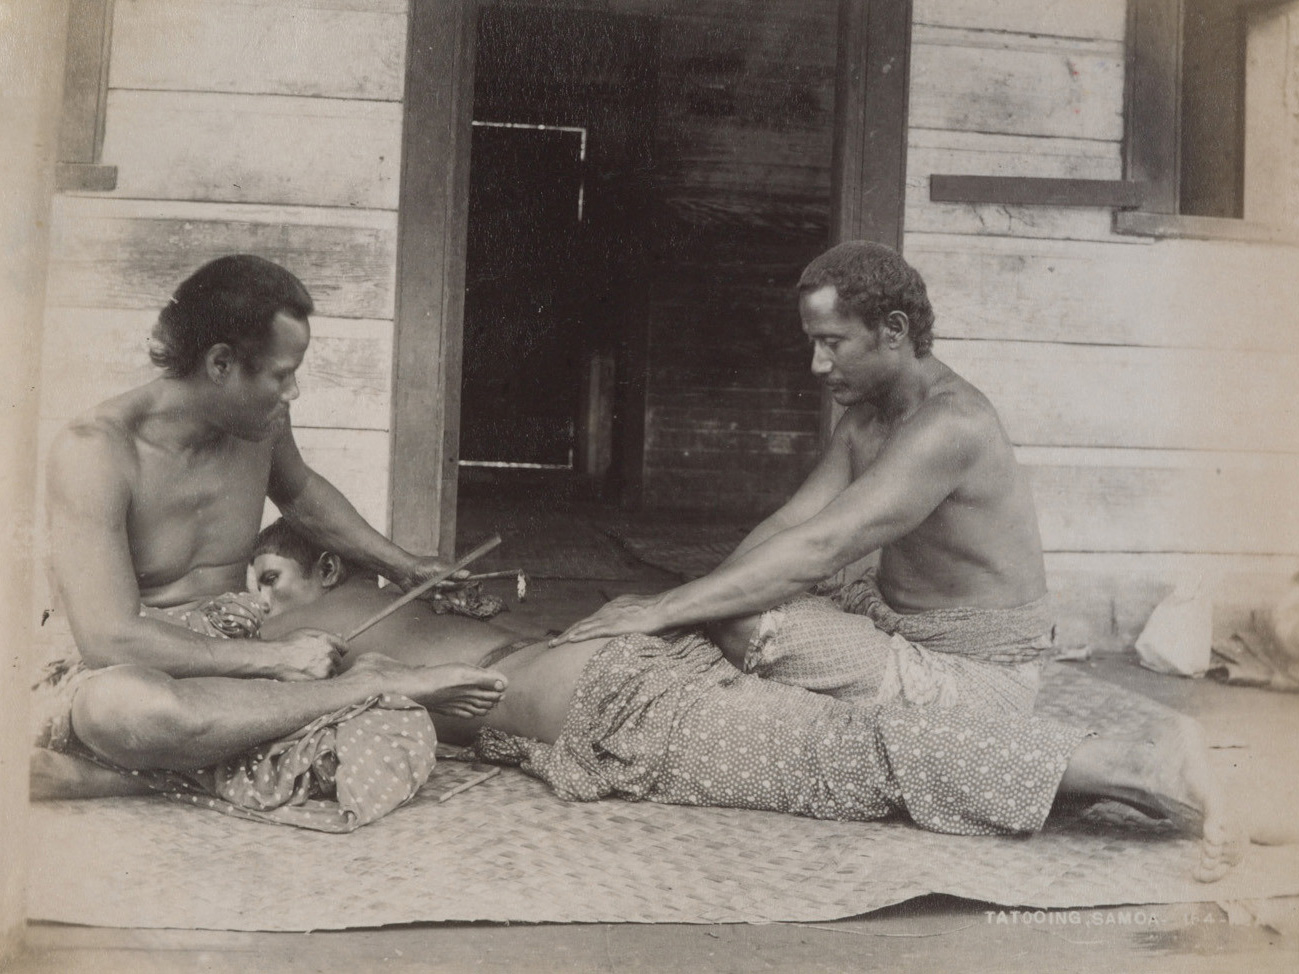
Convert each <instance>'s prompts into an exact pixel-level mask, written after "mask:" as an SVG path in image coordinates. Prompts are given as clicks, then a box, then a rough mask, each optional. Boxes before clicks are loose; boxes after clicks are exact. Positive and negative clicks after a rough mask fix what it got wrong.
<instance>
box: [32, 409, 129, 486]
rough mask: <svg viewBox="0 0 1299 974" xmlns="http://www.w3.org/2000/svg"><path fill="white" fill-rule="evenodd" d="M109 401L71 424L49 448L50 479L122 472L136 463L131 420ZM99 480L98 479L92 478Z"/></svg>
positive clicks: (60, 432)
mask: <svg viewBox="0 0 1299 974" xmlns="http://www.w3.org/2000/svg"><path fill="white" fill-rule="evenodd" d="M113 405H114V404H113V403H112V401H110V403H104V404H101V405H99V406H96V407H95V408H94V409H91V410H90V411H88V412H86V413H83V414H82V415H80V416H78V417H76V418H75V419H73V420H71V421H70V422H69V423H68V424H67V425H66V426H64V427H63V429H61V430H60V431H59V433H58V435H57V436H55V438H54V442H53V444H52V445H51V447H50V462H49V472H50V476H51V478H57V479H61V480H68V479H69V478H76V479H80V478H85V477H91V476H93V475H95V474H98V475H99V476H100V477H102V476H105V475H111V474H112V473H113V472H124V471H125V469H126V468H127V467H129V466H131V465H133V463H134V460H135V453H136V449H135V446H136V444H135V437H134V434H133V431H132V424H131V422H130V418H129V416H128V415H126V414H125V413H124V412H123V410H122V409H121V408H120V407H118V408H112V407H113ZM95 479H98V478H95Z"/></svg>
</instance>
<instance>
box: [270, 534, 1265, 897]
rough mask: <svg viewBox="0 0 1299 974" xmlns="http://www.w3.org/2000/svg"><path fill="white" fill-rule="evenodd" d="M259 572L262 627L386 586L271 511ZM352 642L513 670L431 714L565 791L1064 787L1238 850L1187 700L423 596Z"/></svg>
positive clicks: (776, 798) (954, 804)
mask: <svg viewBox="0 0 1299 974" xmlns="http://www.w3.org/2000/svg"><path fill="white" fill-rule="evenodd" d="M254 572H255V577H256V579H257V586H258V591H259V595H260V597H261V599H262V602H263V605H264V606H265V607H266V609H267V610H268V618H267V620H266V623H265V626H264V631H265V632H266V634H267V635H268V636H269V637H271V638H274V637H275V635H276V634H277V633H279V632H283V631H288V630H290V629H292V628H293V627H296V626H301V625H312V626H323V627H324V628H326V629H332V630H335V631H346V630H348V629H350V628H351V627H354V626H355V625H356V624H357V623H358V622H360V621H361V620H363V619H366V618H368V617H369V616H371V615H372V614H373V613H374V612H375V611H376V610H377V609H378V608H382V607H383V606H385V605H387V604H388V603H389V602H390V601H391V600H392V599H393V598H395V595H394V594H393V593H391V592H389V591H385V590H382V589H379V588H378V587H377V586H376V585H375V583H374V581H373V580H372V579H371V578H367V577H363V576H361V575H353V576H351V577H349V576H348V573H347V571H346V566H345V565H344V564H343V563H342V562H341V561H340V560H339V559H337V557H336V556H334V555H332V554H330V553H328V552H326V551H323V550H321V549H319V548H309V549H305V550H303V549H301V548H299V547H298V546H297V543H296V542H294V541H292V540H291V532H290V531H288V530H286V529H284V528H280V527H275V526H272V527H271V528H268V529H267V530H266V531H263V533H262V535H261V536H260V538H259V540H258V544H257V546H256V555H255V559H254ZM353 647H354V650H357V651H359V650H364V649H367V648H373V647H379V648H383V649H384V650H386V651H387V652H388V653H389V654H391V655H392V656H393V657H396V658H397V659H386V658H385V657H384V656H382V655H379V654H377V653H367V654H365V655H361V656H359V657H357V658H356V659H355V662H354V664H353V666H352V668H351V670H350V671H349V675H354V674H356V673H358V671H360V672H365V673H368V674H371V675H372V676H373V677H374V678H375V679H383V680H386V681H389V682H391V681H393V680H394V679H395V678H396V677H395V675H396V674H400V673H401V672H403V671H404V670H405V669H407V668H416V669H418V668H419V667H421V666H427V665H438V664H445V663H448V662H456V663H468V664H474V663H477V664H479V665H488V664H489V663H490V664H491V665H494V666H496V667H497V668H498V669H499V671H500V672H501V673H502V674H504V676H505V677H506V678H508V680H509V689H508V691H507V692H506V693H505V694H504V696H503V697H502V699H501V700H500V702H499V703H498V704H497V705H496V706H495V707H494V708H492V709H491V710H489V711H488V712H487V713H486V714H485V715H484V716H481V717H473V718H470V719H461V718H459V717H455V716H450V715H448V714H446V713H445V712H444V713H441V714H437V713H435V714H434V723H435V725H436V727H437V731H438V734H439V736H440V737H442V738H444V739H446V740H451V741H456V742H460V743H469V744H472V745H473V746H474V748H475V749H476V750H477V752H478V753H479V755H480V756H481V757H483V758H485V759H487V760H496V761H501V762H506V763H518V764H521V766H522V767H523V769H524V770H525V771H528V772H529V773H531V774H534V775H536V776H537V777H540V778H542V779H543V780H545V781H546V782H547V783H549V784H550V785H551V787H552V788H554V790H555V791H556V792H557V793H558V794H559V795H560V797H562V798H565V799H568V800H580V801H590V800H595V799H598V798H601V797H604V796H607V795H617V796H621V797H624V798H630V799H645V800H651V801H659V802H666V803H674V804H689V805H722V806H731V807H742V808H757V809H767V810H774V811H782V812H790V813H794V814H800V815H808V816H812V817H816V818H834V819H858V820H866V819H874V818H880V817H884V816H886V815H891V814H895V813H898V812H904V813H906V814H908V815H909V816H910V817H911V818H912V820H913V821H914V822H915V823H916V824H918V825H920V826H922V827H924V828H928V829H933V830H936V831H943V832H953V833H963V834H997V833H1013V832H1030V831H1033V830H1036V829H1038V828H1040V827H1041V825H1042V823H1043V822H1044V820H1045V818H1046V815H1047V813H1048V811H1049V810H1050V808H1051V805H1052V803H1053V802H1054V800H1055V798H1056V796H1057V795H1066V796H1088V797H1095V798H1102V797H1103V798H1111V799H1115V800H1119V801H1123V802H1127V803H1129V804H1132V805H1135V806H1137V807H1139V808H1141V809H1143V810H1146V811H1147V812H1148V813H1151V814H1154V815H1156V816H1159V817H1166V818H1169V819H1171V820H1172V821H1173V822H1174V823H1175V824H1177V825H1178V826H1179V827H1181V828H1183V829H1185V830H1186V831H1188V832H1192V833H1194V834H1197V835H1200V836H1202V837H1203V842H1202V855H1201V861H1200V863H1199V864H1198V865H1197V867H1196V870H1195V873H1196V875H1197V877H1198V878H1201V879H1205V880H1211V879H1216V878H1219V877H1220V876H1222V875H1224V874H1225V873H1226V871H1227V869H1228V868H1229V867H1230V865H1231V864H1233V863H1234V862H1236V861H1237V860H1238V859H1239V857H1240V855H1241V853H1242V852H1243V839H1242V838H1241V836H1240V835H1239V834H1238V833H1236V832H1234V830H1233V828H1232V826H1231V825H1230V824H1229V822H1228V821H1227V817H1226V813H1225V812H1224V809H1223V796H1222V794H1221V791H1220V788H1219V786H1218V784H1217V782H1216V780H1215V779H1214V776H1213V774H1212V772H1211V770H1210V768H1209V765H1208V761H1207V753H1206V751H1205V748H1204V744H1203V742H1202V741H1201V740H1200V738H1199V731H1198V728H1197V727H1196V725H1195V723H1194V721H1190V720H1186V719H1180V720H1175V721H1172V722H1170V723H1169V724H1168V725H1167V726H1166V727H1164V728H1162V729H1161V731H1160V733H1159V734H1158V735H1156V736H1155V737H1154V739H1152V740H1130V739H1122V738H1099V737H1092V736H1088V735H1087V734H1086V733H1085V732H1084V731H1082V730H1079V729H1076V728H1070V727H1066V726H1064V725H1061V724H1058V723H1055V722H1053V721H1049V720H1044V719H1041V718H1037V717H1032V716H1027V715H1020V714H1014V713H1009V714H1005V715H997V714H994V713H991V712H989V711H978V710H974V709H971V708H967V707H959V706H958V707H952V708H943V707H938V706H933V705H921V706H905V705H900V704H898V703H896V702H895V703H890V704H881V705H867V704H861V703H852V702H849V701H847V700H841V699H836V698H835V697H833V696H831V695H829V694H822V693H813V692H810V691H808V690H806V689H803V688H800V687H795V686H791V685H788V684H784V683H780V682H776V681H773V680H764V679H760V678H758V677H756V676H753V675H749V674H744V673H741V672H739V671H738V670H737V669H736V668H735V667H734V666H733V665H732V664H731V663H729V662H728V661H727V660H726V659H725V658H723V656H722V653H721V651H720V650H719V649H718V648H717V647H716V646H715V645H713V644H712V643H711V642H709V641H708V640H707V639H705V638H703V637H701V636H699V635H696V634H688V635H685V636H681V637H678V638H676V639H673V640H671V641H667V640H663V639H659V638H655V637H652V636H646V635H641V634H632V635H626V636H622V637H619V638H615V639H597V640H591V641H587V642H581V643H568V644H565V645H561V646H557V647H549V646H547V645H546V643H545V642H544V641H541V640H529V639H519V638H518V637H517V634H516V633H513V632H509V631H508V630H504V629H502V628H500V627H498V626H496V625H493V624H491V623H484V622H478V621H475V620H464V619H455V618H449V617H445V616H435V615H434V614H433V613H432V611H431V610H429V609H428V608H427V607H426V606H421V605H420V604H419V603H411V604H408V605H407V606H405V607H403V608H401V609H399V610H398V611H397V612H395V613H394V614H392V615H391V616H389V617H388V618H387V619H385V620H383V621H382V622H380V623H378V624H377V625H375V626H374V627H372V628H371V629H368V630H367V631H366V632H364V633H363V634H361V635H360V636H358V637H356V639H355V640H354V643H353ZM351 661H352V654H349V655H348V657H347V659H345V660H344V664H343V665H344V666H345V667H346V666H347V665H348V663H349V662H351ZM381 674H386V675H383V676H381Z"/></svg>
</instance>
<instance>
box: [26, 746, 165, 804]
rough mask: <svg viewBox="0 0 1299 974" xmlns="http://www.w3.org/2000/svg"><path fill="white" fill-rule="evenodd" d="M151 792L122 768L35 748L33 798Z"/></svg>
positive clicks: (151, 792)
mask: <svg viewBox="0 0 1299 974" xmlns="http://www.w3.org/2000/svg"><path fill="white" fill-rule="evenodd" d="M151 794H153V790H152V789H151V788H149V786H148V785H146V784H145V783H144V782H142V781H140V780H138V779H135V778H132V777H130V776H129V775H126V774H123V773H122V772H119V771H110V770H109V769H108V768H101V767H100V766H99V765H97V764H95V763H94V762H91V761H87V760H86V759H85V758H79V757H76V756H74V755H71V754H60V753H58V752H57V751H50V750H47V749H46V748H43V747H38V748H36V749H35V750H34V751H32V758H31V797H32V801H45V800H48V799H54V798H109V797H114V796H118V795H151Z"/></svg>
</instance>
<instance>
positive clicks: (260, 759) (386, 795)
mask: <svg viewBox="0 0 1299 974" xmlns="http://www.w3.org/2000/svg"><path fill="white" fill-rule="evenodd" d="M436 747H437V735H436V733H435V732H434V730H433V721H432V720H431V719H430V717H429V715H428V711H426V710H425V709H424V708H423V707H421V706H420V705H419V704H417V703H415V702H414V701H411V700H408V699H406V698H405V697H401V696H393V695H387V694H385V695H383V696H378V697H371V698H370V699H369V700H367V701H365V702H364V703H360V704H356V705H354V706H351V707H345V708H344V709H342V710H339V711H336V712H335V713H332V714H326V715H325V716H323V717H320V718H317V719H316V720H314V721H312V722H311V723H310V724H308V725H307V726H306V727H304V728H302V730H300V731H298V732H297V733H296V734H291V735H290V736H288V737H285V738H281V739H280V740H278V741H274V742H272V743H270V744H267V745H264V746H263V747H260V748H258V749H257V750H256V751H254V752H252V753H250V754H245V755H243V756H242V757H238V758H233V759H231V760H229V761H223V762H222V763H220V764H217V765H213V766H212V767H210V768H204V769H202V770H200V771H191V772H168V771H147V772H140V776H142V777H143V778H144V780H146V781H147V782H148V784H149V786H150V787H151V788H153V789H155V790H156V791H159V792H161V793H162V794H164V795H166V796H167V797H168V798H171V799H173V800H176V801H183V802H190V803H192V804H194V805H203V806H206V807H208V808H212V809H215V810H217V811H221V812H224V813H226V814H227V815H233V816H235V817H237V818H248V819H254V820H257V821H262V822H275V823H279V824H281V825H297V826H300V827H301V828H305V829H315V830H317V831H320V832H351V831H353V830H355V829H358V828H360V827H361V826H362V825H368V824H369V823H370V822H373V821H375V820H376V819H378V818H382V817H383V816H384V815H387V814H388V813H389V812H391V811H392V810H393V809H394V808H397V807H398V806H400V805H404V804H405V803H406V802H408V801H410V799H411V798H413V797H414V796H415V793H416V792H417V791H419V790H420V788H421V787H423V785H424V782H426V781H427V780H428V777H429V775H430V774H431V773H432V771H433V765H434V762H435V758H434V753H435V751H436Z"/></svg>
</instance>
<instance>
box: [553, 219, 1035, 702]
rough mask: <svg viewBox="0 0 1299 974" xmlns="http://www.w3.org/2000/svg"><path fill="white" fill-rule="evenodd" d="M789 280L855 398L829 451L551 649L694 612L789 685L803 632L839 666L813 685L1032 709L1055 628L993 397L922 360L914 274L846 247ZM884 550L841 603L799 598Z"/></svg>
mask: <svg viewBox="0 0 1299 974" xmlns="http://www.w3.org/2000/svg"><path fill="white" fill-rule="evenodd" d="M798 290H799V313H800V316H801V318H802V325H803V331H804V332H805V333H806V335H807V339H808V341H809V342H810V343H811V346H812V371H813V373H814V374H815V375H816V376H817V377H818V378H819V379H820V380H821V381H822V382H823V383H824V384H825V386H826V388H827V389H828V390H829V392H830V394H831V396H832V397H833V398H834V400H835V402H836V403H838V404H839V405H841V406H844V407H846V411H845V412H844V414H843V417H842V418H841V419H840V420H839V422H838V424H837V426H836V427H835V431H834V435H833V437H832V439H831V442H830V445H829V447H828V449H827V450H826V452H825V454H824V456H823V457H822V458H821V460H820V462H819V463H818V464H817V466H816V467H815V469H814V470H813V471H812V473H811V474H810V476H809V477H808V478H807V480H806V482H805V483H804V484H803V485H802V487H800V488H799V490H798V491H797V492H796V493H795V494H794V495H793V497H791V498H790V500H789V501H788V502H787V503H786V504H785V505H784V506H783V507H781V508H780V509H779V510H778V511H776V513H774V514H773V515H771V516H770V517H768V518H767V519H766V520H765V521H763V522H762V523H761V524H759V525H758V526H757V527H756V528H755V529H754V530H753V531H752V532H751V533H750V534H749V535H748V537H747V538H745V540H744V541H743V542H741V543H740V545H739V547H738V548H737V549H736V550H735V552H734V553H733V554H732V555H731V556H730V557H729V558H727V559H726V560H725V561H724V562H723V563H722V564H721V565H720V566H719V567H718V568H717V569H715V570H714V571H713V572H711V573H710V574H708V575H706V576H704V577H703V578H699V579H696V580H694V581H692V582H689V583H687V584H685V585H682V586H680V587H678V588H675V589H672V590H670V591H667V592H663V593H661V594H658V595H651V596H637V595H625V596H622V597H620V598H617V599H615V600H613V601H612V602H610V603H608V604H607V605H606V606H604V607H603V608H601V609H600V610H598V611H597V612H595V613H594V614H592V615H591V616H589V617H587V618H586V619H583V620H580V621H578V622H577V623H575V624H574V625H573V626H571V627H570V628H569V629H568V630H567V631H566V632H565V633H564V634H563V635H562V636H560V637H559V638H558V639H557V640H556V642H557V643H558V642H564V641H568V640H582V639H590V638H593V637H597V636H611V635H615V634H618V633H628V632H643V633H661V632H665V631H669V630H673V629H676V628H678V627H681V626H689V625H693V624H699V623H705V624H709V626H710V628H709V631H710V633H711V635H712V636H713V638H714V640H715V641H716V642H717V643H718V644H719V645H720V646H721V648H722V649H723V651H724V652H725V653H726V655H727V658H728V659H730V660H731V661H732V662H734V663H735V664H736V665H737V666H740V667H741V668H746V669H748V670H750V671H753V672H757V673H759V674H761V675H764V676H770V677H772V678H776V679H781V678H782V677H784V676H786V675H787V673H786V671H788V670H789V669H790V666H789V665H788V661H789V659H790V658H791V657H793V656H797V655H799V654H801V653H802V652H803V651H805V650H808V649H817V647H808V646H805V645H800V644H799V640H800V638H801V637H800V632H801V631H806V632H810V633H815V638H816V639H817V640H818V641H819V642H820V643H821V645H820V647H819V651H821V652H822V653H823V655H824V654H829V659H828V661H827V660H824V659H823V660H822V663H826V664H827V665H828V667H829V670H832V671H833V672H829V670H827V671H825V672H823V673H822V674H821V680H822V684H823V685H818V686H813V687H812V689H817V690H822V691H823V692H833V693H835V694H836V695H840V696H845V695H846V696H852V697H855V698H866V699H872V700H876V701H877V702H879V701H881V700H882V699H884V697H901V698H902V699H905V700H907V701H908V702H912V703H943V704H947V705H951V704H955V703H964V704H970V705H976V706H993V707H995V708H997V709H1001V708H1003V707H1009V708H1010V709H1013V710H1017V711H1021V712H1024V711H1028V710H1031V708H1032V703H1033V698H1034V696H1035V694H1036V689H1037V675H1038V668H1039V665H1040V660H1039V659H1038V657H1039V654H1040V650H1041V649H1042V648H1044V646H1045V645H1046V639H1045V638H1044V637H1047V636H1049V631H1050V625H1051V620H1050V618H1049V616H1048V615H1047V614H1046V606H1045V604H1044V602H1043V599H1044V596H1045V595H1046V580H1045V573H1044V569H1043V560H1042V547H1041V542H1040V540H1039V536H1038V527H1037V515H1036V512H1035V510H1034V507H1033V498H1032V492H1031V488H1030V485H1029V483H1028V480H1027V477H1026V475H1025V472H1024V471H1023V470H1022V469H1021V468H1020V466H1019V465H1018V463H1017V462H1016V460H1015V454H1014V448H1013V446H1012V445H1011V443H1010V441H1009V439H1008V438H1007V436H1006V433H1005V431H1004V430H1003V428H1002V426H1001V422H1000V420H999V419H998V417H997V414H996V411H995V410H994V409H993V407H992V405H991V403H989V402H988V400H987V399H986V398H985V397H984V395H983V394H982V393H981V392H979V390H978V389H976V388H975V387H974V386H972V385H971V384H970V383H968V382H967V381H965V380H964V379H963V378H961V377H960V376H959V375H957V374H956V373H955V372H953V371H952V370H951V369H950V368H948V367H947V366H946V365H944V364H943V363H942V362H940V361H939V360H938V359H937V358H935V357H934V356H933V354H932V353H931V345H932V342H933V320H934V315H933V311H932V309H931V307H930V304H929V299H928V296H927V294H926V291H925V285H924V281H923V280H922V279H921V277H920V275H919V274H918V273H916V271H915V270H914V269H913V268H912V267H911V266H910V265H908V264H907V263H906V262H905V261H904V260H903V259H902V258H901V257H900V256H899V255H898V254H897V253H895V252H894V251H892V250H890V249H889V248H887V247H884V246H881V245H878V244H871V243H865V242H851V243H845V244H841V245H839V246H837V247H834V248H832V249H831V250H829V251H827V252H826V253H824V254H822V255H821V256H820V257H818V258H817V259H816V260H814V261H812V263H811V264H809V265H808V267H807V268H806V270H804V272H803V274H802V277H801V279H800V281H799V285H798ZM876 553H878V569H877V570H876V571H873V572H871V573H870V574H868V576H867V577H866V578H865V579H864V580H863V581H861V582H858V583H856V584H855V585H850V586H847V587H845V588H842V589H840V590H838V591H834V592H830V593H829V594H830V595H831V596H832V599H825V598H822V599H819V600H814V599H811V598H810V597H808V596H806V595H803V593H805V592H807V591H808V590H809V589H810V588H812V587H813V586H815V585H817V583H823V582H825V580H827V579H829V578H830V577H831V576H832V575H834V574H835V573H836V572H839V571H840V570H841V569H844V568H845V567H846V566H848V565H850V564H852V563H854V562H856V561H858V560H859V559H862V558H863V557H865V556H868V555H874V554H876ZM791 600H792V601H791ZM778 607H779V608H778ZM773 609H775V610H776V611H775V612H771V613H768V612H767V610H773ZM843 610H847V611H846V612H845V611H843ZM764 613H766V614H765V615H764ZM899 636H901V637H902V639H899V638H898V637H899ZM944 638H946V642H944ZM827 643H829V644H830V645H828V646H827V645H826V644H827ZM822 669H823V670H825V667H822ZM793 676H794V678H793V679H791V680H790V682H797V683H800V684H801V685H808V684H807V683H806V682H804V681H803V680H802V679H800V678H798V677H799V674H793ZM881 694H883V695H884V696H881Z"/></svg>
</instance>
